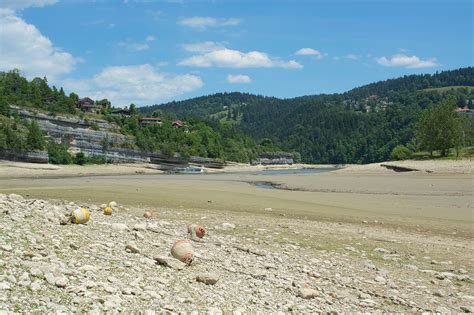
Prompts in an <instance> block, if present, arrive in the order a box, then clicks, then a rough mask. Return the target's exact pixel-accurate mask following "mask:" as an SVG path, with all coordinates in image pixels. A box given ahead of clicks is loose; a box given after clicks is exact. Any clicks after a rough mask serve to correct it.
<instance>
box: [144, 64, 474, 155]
mask: <svg viewBox="0 0 474 315" xmlns="http://www.w3.org/2000/svg"><path fill="white" fill-rule="evenodd" d="M449 86H474V68H473V67H467V68H461V69H457V70H450V71H442V72H439V73H435V74H421V75H409V76H403V77H400V78H396V79H389V80H385V81H379V82H375V83H371V84H368V85H364V86H361V87H357V88H354V89H352V90H350V91H347V92H345V93H339V94H320V95H306V96H301V97H295V98H290V99H279V98H275V97H265V96H259V95H253V94H248V93H239V92H232V93H217V94H212V95H208V96H201V97H197V98H192V99H188V100H184V101H179V102H170V103H166V104H162V105H154V106H148V107H142V108H140V109H139V110H140V112H141V113H143V114H151V113H153V112H154V111H155V110H159V111H160V112H163V113H166V114H167V115H175V116H176V117H178V118H181V119H190V118H192V117H198V118H201V119H210V120H219V121H221V122H224V123H231V124H235V125H237V126H238V128H239V129H240V130H241V131H243V132H244V133H246V134H248V135H249V136H251V137H252V138H254V139H255V140H257V141H262V140H264V139H267V140H268V139H269V140H271V141H272V142H274V143H275V144H277V145H278V146H280V147H281V148H283V149H285V150H288V151H297V152H299V153H301V157H302V160H303V161H304V162H311V163H369V162H376V161H383V160H387V159H389V157H390V152H391V150H392V149H393V148H394V147H395V146H396V145H398V144H404V145H413V146H414V145H416V143H413V141H414V140H413V139H414V135H415V124H416V122H417V120H418V118H419V116H420V113H421V111H422V110H423V109H425V108H429V107H431V106H434V105H436V104H438V103H439V102H441V101H442V100H443V99H446V98H450V99H454V101H455V102H458V104H462V103H463V102H467V101H469V100H472V99H474V94H473V91H472V90H469V89H463V88H460V89H453V90H449V89H448V90H446V91H443V92H442V93H440V92H439V91H436V90H433V91H427V90H426V89H429V88H442V87H449ZM471 106H472V105H471Z"/></svg>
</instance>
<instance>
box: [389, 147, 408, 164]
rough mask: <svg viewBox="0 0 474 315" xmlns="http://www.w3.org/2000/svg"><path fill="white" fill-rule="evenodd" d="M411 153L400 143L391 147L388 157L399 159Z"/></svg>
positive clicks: (406, 157)
mask: <svg viewBox="0 0 474 315" xmlns="http://www.w3.org/2000/svg"><path fill="white" fill-rule="evenodd" d="M412 155H413V152H412V151H410V149H408V148H407V147H406V146H404V145H401V144H400V145H397V146H396V147H395V148H393V150H392V153H391V154H390V158H391V159H392V160H395V161H399V160H406V159H409V158H411V156H412Z"/></svg>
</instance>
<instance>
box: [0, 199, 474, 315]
mask: <svg viewBox="0 0 474 315" xmlns="http://www.w3.org/2000/svg"><path fill="white" fill-rule="evenodd" d="M102 206H103V205H102ZM102 206H101V207H102ZM113 206H114V210H115V209H116V208H117V207H120V206H118V205H117V204H116V203H115V204H113ZM78 207H87V208H88V209H90V210H91V218H90V220H89V222H87V224H70V223H67V224H61V222H62V220H63V219H64V218H65V217H67V216H68V215H69V214H70V213H71V211H73V210H74V209H77V208H78ZM101 207H97V206H94V205H86V204H80V205H79V204H75V203H70V202H65V201H57V202H54V203H53V202H52V201H51V202H49V201H44V200H37V199H24V198H23V197H22V196H19V195H15V194H11V195H3V194H0V231H1V233H0V313H3V312H7V313H9V312H12V313H17V312H18V313H31V312H35V313H73V312H74V313H83V312H95V313H97V312H109V311H110V312H126V313H130V312H136V311H141V312H143V313H145V314H154V312H171V313H179V312H187V313H191V314H198V312H199V313H210V314H223V313H226V314H227V313H233V314H245V313H249V314H254V313H262V314H266V313H316V312H371V313H372V312H404V313H413V312H419V313H421V312H441V313H458V312H472V311H473V310H474V292H473V291H474V290H473V281H472V271H471V270H469V269H468V268H466V267H465V266H456V264H455V263H452V262H450V263H449V262H448V263H446V264H441V263H439V264H436V265H433V266H437V268H436V269H434V270H431V269H426V266H427V265H426V264H424V265H419V266H417V262H415V261H413V260H409V263H407V261H406V260H407V258H406V257H402V256H400V255H399V256H400V257H401V258H403V259H401V258H400V257H397V256H393V255H398V253H397V252H396V251H393V250H388V249H383V248H375V249H373V248H372V249H368V250H367V249H363V248H361V247H358V246H357V244H345V245H343V246H342V250H319V251H314V252H311V251H308V250H307V247H306V245H304V244H299V243H298V244H297V243H294V244H293V243H290V242H289V241H280V242H278V241H276V239H274V240H273V239H272V238H271V237H262V238H257V237H256V235H262V236H264V235H271V234H272V233H273V235H274V236H275V237H276V236H278V231H277V230H275V231H271V230H269V229H262V228H259V229H256V230H255V231H252V233H255V234H254V235H253V236H250V234H238V232H239V231H241V230H242V231H243V232H245V230H248V227H244V226H241V225H239V228H236V225H235V224H233V223H229V222H222V221H221V223H218V225H216V226H215V227H214V228H209V227H208V228H207V231H206V237H205V238H203V239H202V240H201V241H199V242H197V241H193V240H188V241H189V242H190V244H192V247H193V249H194V257H193V260H192V262H191V263H190V264H189V265H187V264H185V263H183V262H181V261H179V260H178V259H175V258H173V257H172V256H171V253H170V249H171V247H172V245H173V244H174V242H175V241H176V240H179V239H181V240H186V239H187V237H188V234H187V229H186V227H187V222H186V221H184V219H185V218H183V219H182V220H169V219H167V221H164V218H163V217H161V218H160V212H159V211H156V212H155V213H156V215H155V216H154V217H153V218H144V217H143V211H141V212H140V215H134V214H132V212H127V211H115V212H114V214H113V215H111V216H107V215H104V214H103V211H102V210H101ZM137 213H138V211H137ZM386 255H389V256H388V257H386ZM384 257H385V258H384ZM428 264H430V261H428ZM391 266H395V267H393V268H392V267H391ZM438 267H439V268H438Z"/></svg>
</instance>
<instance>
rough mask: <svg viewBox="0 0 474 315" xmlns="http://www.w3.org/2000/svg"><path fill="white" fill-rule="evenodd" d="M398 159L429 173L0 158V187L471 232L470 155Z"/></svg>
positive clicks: (8, 190)
mask: <svg viewBox="0 0 474 315" xmlns="http://www.w3.org/2000/svg"><path fill="white" fill-rule="evenodd" d="M403 163H404V164H408V163H411V164H410V165H411V166H413V164H415V166H416V167H417V168H420V169H421V168H423V167H424V168H425V169H428V168H429V169H430V171H432V173H425V172H409V173H396V172H394V171H391V170H387V169H385V168H383V167H381V166H380V165H378V164H370V165H365V166H349V167H348V168H346V169H342V170H337V171H333V172H325V173H312V174H285V175H254V174H253V173H251V172H249V170H258V169H261V168H262V167H250V166H238V165H236V166H233V167H231V168H229V169H228V170H227V171H228V172H229V173H228V174H205V175H162V174H158V173H161V172H160V171H158V170H154V169H149V168H145V167H144V166H143V165H99V166H86V167H80V166H62V167H57V166H51V165H37V164H36V165H35V164H33V165H32V164H26V163H20V164H18V163H11V162H9V163H2V164H0V192H3V193H12V192H16V193H21V194H23V195H26V196H32V197H36V198H57V199H68V200H75V201H81V200H83V201H88V202H96V203H101V202H102V201H103V200H111V199H115V200H117V201H119V202H120V203H122V204H126V205H130V206H136V205H139V206H149V207H167V208H176V209H183V208H186V209H194V210H196V211H202V210H203V209H206V210H207V209H209V210H215V211H222V212H225V213H229V214H232V213H240V214H242V213H243V214H245V215H248V214H257V213H261V212H262V211H264V209H265V208H272V210H273V211H272V215H273V216H280V217H281V216H283V217H291V218H296V219H307V220H316V221H322V220H323V221H332V222H352V223H360V222H362V221H367V222H374V221H377V222H379V224H382V223H383V224H384V226H386V227H389V226H390V227H394V228H402V229H403V228H406V229H409V230H416V229H423V230H426V231H432V232H436V233H442V234H445V235H446V234H452V233H456V234H457V235H464V236H472V233H473V230H472V224H473V207H474V200H473V187H474V186H473V175H472V167H471V166H472V161H434V162H433V161H423V162H421V163H420V162H403ZM437 167H438V168H439V170H438V168H437ZM32 168H37V169H32ZM239 171H240V173H239ZM246 171H247V172H246ZM124 174H128V175H124ZM130 174H133V175H130ZM145 174H146V175H145ZM156 174H158V175H156ZM92 175H93V176H92ZM102 175H107V176H102ZM254 183H267V184H271V185H274V186H275V187H278V188H281V189H265V188H261V187H257V186H255V185H254Z"/></svg>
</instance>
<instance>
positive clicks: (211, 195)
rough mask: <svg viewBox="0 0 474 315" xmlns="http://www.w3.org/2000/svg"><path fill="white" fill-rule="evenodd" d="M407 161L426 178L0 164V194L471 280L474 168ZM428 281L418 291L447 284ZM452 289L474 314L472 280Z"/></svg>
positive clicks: (354, 172)
mask: <svg viewBox="0 0 474 315" xmlns="http://www.w3.org/2000/svg"><path fill="white" fill-rule="evenodd" d="M397 163H398V162H397ZM402 164H403V166H409V167H413V168H417V169H420V170H422V171H419V172H408V173H397V172H394V171H391V170H387V169H386V168H384V167H381V166H380V164H371V165H365V166H348V167H347V168H345V169H341V170H335V171H330V172H323V173H310V174H308V173H306V174H284V175H281V174H279V175H268V174H258V175H256V174H255V172H254V170H256V169H258V168H252V167H248V166H245V167H242V166H240V167H239V166H234V167H233V168H231V171H230V170H229V169H228V170H227V171H228V173H227V174H204V175H165V174H157V173H156V172H157V171H156V170H150V169H146V168H144V167H143V166H137V165H134V166H126V165H121V166H110V165H109V166H94V167H77V166H71V167H70V166H68V167H60V168H57V167H55V166H49V165H42V166H37V165H28V164H23V163H22V164H16V163H1V164H0V193H18V194H21V195H23V196H24V197H26V198H41V199H49V200H50V199H60V200H68V201H74V202H77V203H78V204H81V203H83V204H92V203H94V204H102V203H104V202H108V201H110V200H115V201H117V202H118V203H119V204H121V205H124V206H125V207H127V208H129V209H130V210H129V211H130V212H131V213H133V211H137V212H136V214H137V215H141V213H143V211H144V210H147V209H150V210H153V211H154V212H155V213H156V214H157V216H158V217H159V218H160V219H165V220H184V221H189V222H198V223H200V224H203V225H205V226H214V225H215V224H220V223H222V222H231V223H234V224H236V225H237V226H240V227H242V228H239V229H236V230H235V231H234V232H233V233H236V234H235V235H236V237H237V235H238V237H241V238H243V239H247V240H249V241H250V240H254V239H256V237H257V236H258V235H260V234H261V233H267V232H266V231H268V233H272V234H273V235H277V236H278V239H274V238H272V239H271V241H270V240H268V241H262V242H263V244H270V245H271V244H273V243H274V242H281V244H295V246H304V247H305V248H307V249H308V250H310V251H311V252H313V251H314V253H315V255H320V254H318V253H322V252H324V253H331V254H337V253H342V254H344V255H345V254H347V253H349V252H350V253H352V251H354V250H355V251H356V252H357V253H360V252H362V253H363V256H364V257H369V258H370V259H371V260H372V261H373V262H374V263H375V264H376V265H377V267H378V268H384V269H387V270H390V273H391V274H393V277H394V278H396V279H397V281H398V280H399V281H402V282H403V281H405V280H403V279H404V278H405V277H407V275H403V274H404V272H405V271H404V270H406V268H405V267H404V266H405V265H406V264H410V265H415V266H416V268H418V269H417V270H420V271H418V273H417V274H419V275H422V274H423V275H425V271H423V270H428V271H429V270H433V269H434V270H436V271H440V272H441V271H447V272H449V271H450V270H452V269H453V268H463V269H466V270H467V273H468V274H469V275H472V274H473V269H474V256H473V255H472V252H473V251H472V249H473V236H474V229H473V227H474V195H473V189H474V177H473V173H472V169H473V167H472V166H473V165H472V161H423V162H413V161H406V162H402ZM397 165H399V164H397ZM32 168H38V169H32ZM239 171H240V172H239ZM426 171H429V172H426ZM145 173H146V174H145ZM123 174H128V175H123ZM105 175H107V176H105ZM255 183H259V184H262V183H263V184H264V185H263V187H262V186H257V185H256V184H255ZM264 187H267V188H264ZM275 187H276V188H277V189H275ZM133 209H136V210H133ZM376 248H384V249H386V250H387V251H388V252H390V253H395V254H393V255H395V256H396V257H395V258H393V257H392V258H393V259H392V258H390V257H385V258H383V259H382V258H380V257H378V256H377V255H376V254H374V249H376ZM367 253H369V254H367ZM366 255H368V256H366ZM318 257H319V256H318ZM410 268H411V267H410ZM426 275H428V274H426ZM408 277H411V275H410V276H408ZM423 277H425V276H423ZM430 277H432V276H426V279H425V280H423V281H424V282H423V283H422V284H420V285H422V286H429V287H430V286H434V287H437V286H438V285H441V281H440V283H438V282H437V281H438V280H436V279H434V280H433V279H432V278H430ZM471 279H472V278H471ZM407 281H408V280H407ZM433 281H434V282H433ZM442 281H444V280H442ZM442 285H446V283H444V282H443V284H442ZM448 285H449V287H450V288H451V289H452V290H453V291H452V292H454V291H455V290H456V287H457V286H458V285H460V286H459V287H460V288H462V290H463V291H464V292H465V293H463V295H462V296H460V297H459V298H460V299H461V300H463V301H465V302H463V303H465V304H466V305H467V306H468V308H467V309H472V308H469V307H474V302H473V301H474V285H473V283H472V281H471V280H469V281H468V282H463V283H462V284H456V283H454V282H453V283H450V284H448ZM451 289H450V290H451ZM417 290H418V289H416V290H414V291H413V292H412V293H409V292H408V291H407V294H408V296H410V297H411V298H413V299H416V294H417V293H416V292H417ZM420 290H421V289H420ZM410 292H411V291H410ZM420 292H421V291H420ZM450 292H451V291H450ZM466 292H467V293H466ZM427 294H429V295H431V294H432V293H431V291H430V293H427ZM436 294H438V293H436ZM453 294H458V293H453ZM451 299H452V297H451V296H448V295H444V296H440V297H437V296H435V297H434V298H433V301H434V300H436V301H437V302H436V303H438V304H436V303H435V305H444V306H447V305H450V304H449V303H450V302H449V301H451ZM427 301H428V302H429V301H430V300H429V299H428V300H427ZM429 303H431V302H429ZM433 303H434V302H433ZM458 310H459V309H458ZM445 311H446V309H444V310H443V309H441V312H445Z"/></svg>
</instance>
